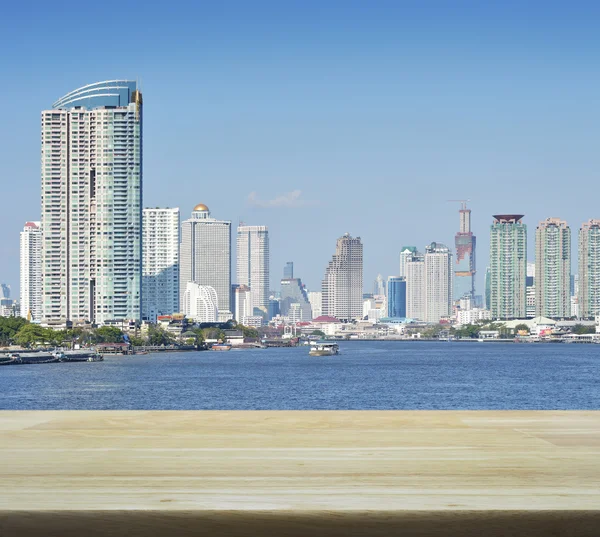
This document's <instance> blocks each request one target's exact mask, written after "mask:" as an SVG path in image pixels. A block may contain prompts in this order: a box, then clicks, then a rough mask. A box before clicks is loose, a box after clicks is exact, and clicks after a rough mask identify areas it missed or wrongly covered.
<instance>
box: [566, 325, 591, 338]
mask: <svg viewBox="0 0 600 537" xmlns="http://www.w3.org/2000/svg"><path fill="white" fill-rule="evenodd" d="M571 332H572V333H573V334H579V335H581V334H593V333H595V332H596V327H595V326H584V325H583V324H576V325H575V326H574V327H573V328H572V329H571Z"/></svg>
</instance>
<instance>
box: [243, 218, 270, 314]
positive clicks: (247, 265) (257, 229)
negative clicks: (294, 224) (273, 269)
mask: <svg viewBox="0 0 600 537" xmlns="http://www.w3.org/2000/svg"><path fill="white" fill-rule="evenodd" d="M237 281H238V283H239V284H240V285H246V286H248V287H250V289H251V292H252V304H253V307H255V308H260V309H261V310H262V311H263V312H264V313H266V311H267V309H268V305H269V231H268V229H267V226H245V225H240V226H238V230H237ZM251 315H253V313H252V312H251V313H250V314H249V315H248V316H251ZM238 321H239V319H238Z"/></svg>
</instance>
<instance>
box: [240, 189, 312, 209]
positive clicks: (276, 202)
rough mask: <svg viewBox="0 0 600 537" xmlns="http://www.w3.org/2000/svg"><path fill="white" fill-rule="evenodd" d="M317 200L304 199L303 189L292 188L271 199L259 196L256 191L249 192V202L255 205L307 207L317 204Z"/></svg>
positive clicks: (264, 206)
mask: <svg viewBox="0 0 600 537" xmlns="http://www.w3.org/2000/svg"><path fill="white" fill-rule="evenodd" d="M317 203H318V202H316V201H308V200H305V199H302V191H301V190H292V191H291V192H286V193H285V194H281V195H279V196H277V197H275V198H273V199H270V200H263V199H260V198H259V197H258V194H257V193H256V192H250V194H248V204H249V205H252V206H254V207H263V208H268V209H271V208H277V207H306V206H307V205H316V204H317Z"/></svg>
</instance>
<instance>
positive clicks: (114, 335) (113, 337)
mask: <svg viewBox="0 0 600 537" xmlns="http://www.w3.org/2000/svg"><path fill="white" fill-rule="evenodd" d="M94 339H95V341H96V343H123V332H121V330H119V329H118V328H117V327H116V326H102V327H100V328H97V329H96V330H95V331H94Z"/></svg>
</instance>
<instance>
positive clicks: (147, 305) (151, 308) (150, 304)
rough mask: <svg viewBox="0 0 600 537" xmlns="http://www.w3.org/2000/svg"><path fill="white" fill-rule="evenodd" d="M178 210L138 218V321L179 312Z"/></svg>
mask: <svg viewBox="0 0 600 537" xmlns="http://www.w3.org/2000/svg"><path fill="white" fill-rule="evenodd" d="M179 226H180V222H179V208H174V209H159V208H158V207H157V208H155V209H144V211H143V218H142V239H143V241H142V242H143V250H142V251H143V254H142V255H143V257H142V319H144V320H146V321H150V322H153V323H155V322H156V318H157V317H158V316H159V315H171V314H172V313H175V312H178V311H180V301H179Z"/></svg>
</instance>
